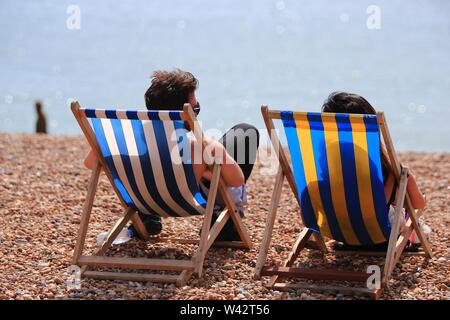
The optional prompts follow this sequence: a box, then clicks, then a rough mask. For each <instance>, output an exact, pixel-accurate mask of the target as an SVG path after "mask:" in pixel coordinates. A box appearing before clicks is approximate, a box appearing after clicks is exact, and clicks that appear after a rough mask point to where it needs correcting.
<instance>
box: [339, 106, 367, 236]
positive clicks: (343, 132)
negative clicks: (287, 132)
mask: <svg viewBox="0 0 450 320" xmlns="http://www.w3.org/2000/svg"><path fill="white" fill-rule="evenodd" d="M336 116H337V117H336V120H337V118H338V117H339V121H336V123H337V126H338V135H339V147H340V151H341V162H342V174H343V177H344V188H345V198H346V202H347V209H348V213H349V216H350V222H351V224H352V227H353V230H354V231H355V234H356V236H357V237H358V240H359V242H360V243H361V244H372V243H373V242H372V239H371V238H370V235H369V233H368V231H367V229H366V226H365V224H364V220H363V216H362V212H361V206H360V202H359V193H358V190H359V189H358V182H357V175H356V164H355V151H354V147H353V138H352V132H351V124H350V118H349V116H348V114H339V115H336Z"/></svg>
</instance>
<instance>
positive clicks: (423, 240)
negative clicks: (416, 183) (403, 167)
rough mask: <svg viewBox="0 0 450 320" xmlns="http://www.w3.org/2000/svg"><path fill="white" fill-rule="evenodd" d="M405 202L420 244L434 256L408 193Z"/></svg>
mask: <svg viewBox="0 0 450 320" xmlns="http://www.w3.org/2000/svg"><path fill="white" fill-rule="evenodd" d="M405 202H406V210H407V212H408V215H409V218H410V219H411V223H412V227H413V230H414V231H415V232H416V234H417V237H418V238H419V241H420V244H421V245H422V247H423V250H424V251H425V253H426V255H427V257H428V258H432V257H433V252H432V250H431V244H430V242H429V240H428V239H427V237H426V236H425V234H424V232H423V230H422V228H421V226H420V222H419V218H418V215H417V214H416V211H415V210H414V207H413V206H412V204H411V199H410V198H409V195H408V194H406V199H405Z"/></svg>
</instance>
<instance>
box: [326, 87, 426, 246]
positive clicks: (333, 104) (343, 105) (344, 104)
mask: <svg viewBox="0 0 450 320" xmlns="http://www.w3.org/2000/svg"><path fill="white" fill-rule="evenodd" d="M322 112H332V113H355V114H374V115H375V114H376V111H375V109H374V108H373V107H372V105H371V104H370V103H369V102H368V101H367V100H366V99H364V98H363V97H361V96H360V95H357V94H354V93H347V92H333V93H331V94H330V95H329V96H328V98H327V100H326V101H325V102H324V104H323V106H322ZM381 167H382V173H383V181H384V191H385V195H386V199H388V202H387V208H388V211H389V212H390V213H392V204H393V203H394V200H395V190H397V188H396V179H395V176H394V173H393V172H392V170H391V167H390V165H389V161H388V159H387V158H386V157H385V156H384V154H383V153H381ZM410 170H411V169H410ZM407 189H408V193H409V194H410V195H411V201H412V205H413V207H414V209H423V208H425V205H426V201H425V197H424V195H423V194H422V193H421V192H420V190H419V187H418V186H417V183H416V180H415V178H414V175H413V174H412V173H411V171H410V172H409V176H408V185H407ZM390 218H391V214H390ZM422 227H423V228H424V229H429V228H428V227H427V226H425V225H423V226H422ZM425 233H426V232H425ZM409 239H410V245H409V249H410V250H413V249H415V248H414V242H415V241H413V239H414V233H413V234H412V235H411V237H410V238H409ZM387 245H388V242H387V241H386V242H383V243H381V244H376V245H369V246H351V245H348V244H345V243H336V244H335V245H334V249H336V250H386V247H387Z"/></svg>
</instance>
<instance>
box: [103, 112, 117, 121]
mask: <svg viewBox="0 0 450 320" xmlns="http://www.w3.org/2000/svg"><path fill="white" fill-rule="evenodd" d="M105 115H106V117H107V118H108V119H117V113H116V110H105Z"/></svg>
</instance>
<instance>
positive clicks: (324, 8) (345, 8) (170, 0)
mask: <svg viewBox="0 0 450 320" xmlns="http://www.w3.org/2000/svg"><path fill="white" fill-rule="evenodd" d="M449 57H450V1H448V0H431V1H430V0H408V1H407V0H370V1H366V0H358V1H356V0H353V1H351V0H336V1H332V0H329V1H327V0H314V1H306V0H215V1H208V0H190V1H181V0H179V1H175V0H164V1H163V0H160V1H157V0H152V1H149V0H130V1H107V0H96V1H88V0H71V1H64V0H40V1H34V0H21V1H15V0H0V131H2V132H28V133H32V132H34V130H35V126H36V124H35V122H36V115H35V110H34V103H35V101H36V100H40V101H41V102H42V104H43V106H44V112H45V114H46V117H47V127H48V131H49V133H50V134H53V135H79V134H81V130H80V129H79V127H78V125H77V123H76V121H75V119H74V117H73V115H72V113H71V111H70V107H69V106H70V102H71V101H74V100H78V101H79V103H80V104H81V105H82V106H83V107H91V108H119V109H143V108H145V103H144V93H145V91H146V89H147V88H148V87H149V85H150V80H151V78H150V77H151V74H152V72H153V71H154V70H160V69H165V70H172V69H174V68H180V69H182V70H187V71H190V72H191V73H193V74H194V75H195V77H196V78H197V79H198V80H199V83H200V86H199V88H198V90H197V98H198V101H199V102H200V104H201V106H202V110H201V113H200V115H199V120H200V121H201V123H202V127H203V128H204V130H205V131H206V132H216V133H217V132H223V131H225V130H226V129H227V128H230V127H232V126H233V125H234V124H236V123H239V122H247V123H251V124H253V125H255V126H256V127H258V128H260V129H261V131H263V129H264V124H263V121H262V117H261V112H260V107H261V105H268V106H269V107H270V108H273V109H280V110H298V111H320V108H321V106H322V104H323V102H324V100H325V99H326V98H327V96H328V95H329V94H330V93H331V92H334V91H348V92H352V93H357V94H360V95H362V96H363V97H365V98H366V99H367V100H368V101H369V102H370V103H371V104H372V105H373V106H374V107H375V108H376V109H377V110H379V111H384V112H385V114H386V118H387V121H388V124H389V128H390V131H391V135H392V138H393V141H394V144H395V145H396V148H397V150H399V151H427V152H439V151H444V152H450V124H449V123H450V59H449Z"/></svg>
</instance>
